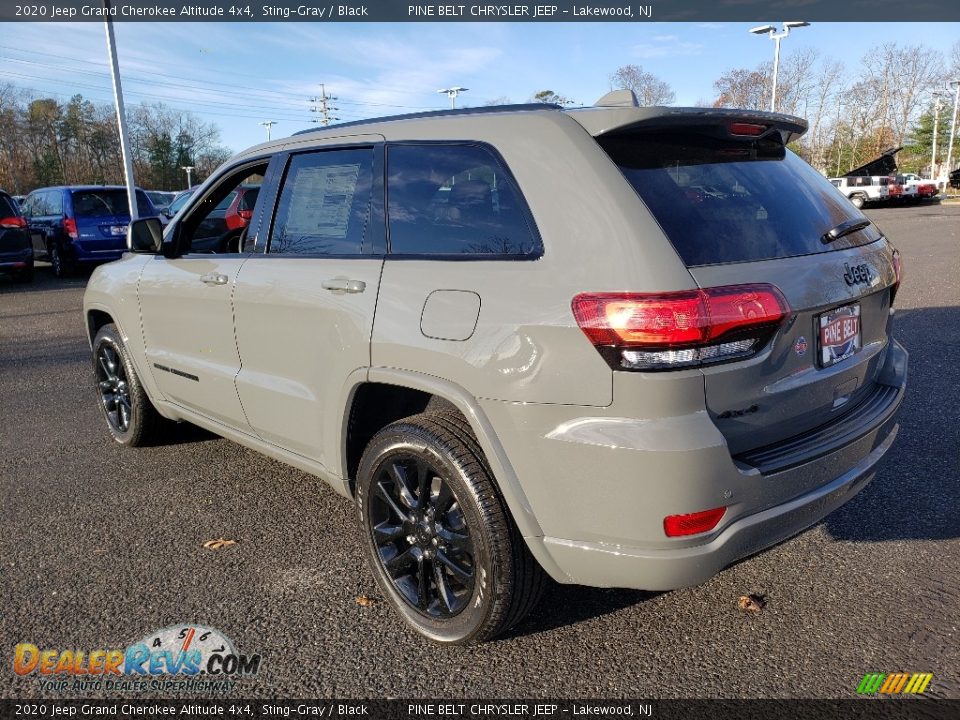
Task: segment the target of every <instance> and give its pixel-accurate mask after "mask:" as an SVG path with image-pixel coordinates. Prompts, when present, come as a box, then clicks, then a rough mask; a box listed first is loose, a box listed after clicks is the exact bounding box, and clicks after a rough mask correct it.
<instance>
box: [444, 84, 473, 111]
mask: <svg viewBox="0 0 960 720" xmlns="http://www.w3.org/2000/svg"><path fill="white" fill-rule="evenodd" d="M469 89H470V88H465V87H452V88H444V89H443V90H437V92H438V93H440V94H442V95H446V96H447V97H448V98H450V109H451V110H453V109H454V108H456V107H457V95H459V94H460V93H462V92H466V91H467V90H469Z"/></svg>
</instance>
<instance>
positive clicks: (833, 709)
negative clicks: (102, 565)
mask: <svg viewBox="0 0 960 720" xmlns="http://www.w3.org/2000/svg"><path fill="white" fill-rule="evenodd" d="M0 717H2V718H68V717H80V718H95V717H100V718H237V719H242V718H323V719H324V720H348V719H354V720H355V719H356V718H376V720H394V719H396V720H491V718H499V719H501V720H574V719H576V720H597V718H638V719H643V718H657V719H658V720H688V719H689V718H711V720H770V718H775V719H776V720H846V719H847V718H852V719H857V720H861V719H862V720H873V719H874V718H889V719H890V720H948V719H950V720H953V719H955V718H957V717H960V700H933V699H930V698H911V699H909V700H906V699H892V698H862V699H857V700H559V701H551V700H369V701H368V700H276V701H273V700H263V699H258V700H235V699H223V700H139V699H130V700H0Z"/></svg>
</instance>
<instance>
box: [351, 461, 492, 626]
mask: <svg viewBox="0 0 960 720" xmlns="http://www.w3.org/2000/svg"><path fill="white" fill-rule="evenodd" d="M368 521H369V523H370V531H371V532H372V535H373V539H374V542H375V543H376V545H377V554H378V556H379V559H380V562H381V563H382V565H383V568H384V570H385V571H386V573H387V575H388V576H389V577H390V579H391V582H392V583H393V585H394V587H395V588H396V589H397V591H398V592H399V593H400V595H401V597H402V598H403V599H404V600H405V601H406V602H407V603H408V604H409V605H410V607H411V608H413V609H415V610H416V611H418V612H421V613H423V614H425V615H428V616H430V617H433V618H449V617H452V616H454V615H456V614H457V613H459V612H460V611H462V610H463V608H464V607H465V606H466V604H467V603H468V602H469V600H470V598H471V597H472V595H473V588H474V578H475V566H474V560H473V554H474V548H473V541H472V540H471V538H470V530H469V528H468V527H467V524H466V520H465V519H464V516H463V510H462V509H461V507H460V501H459V500H458V498H457V497H456V494H455V493H454V492H453V491H452V490H451V488H450V484H449V483H448V482H447V481H445V480H444V479H443V478H442V477H441V475H440V472H439V471H438V470H437V469H436V468H434V467H432V466H431V465H430V464H429V463H427V462H426V460H425V459H424V458H422V457H415V456H404V455H398V456H395V457H393V458H391V460H390V461H389V462H387V463H385V464H384V465H382V466H381V467H380V470H379V472H378V473H377V477H376V478H375V479H374V484H373V497H372V498H371V507H370V513H369V516H368Z"/></svg>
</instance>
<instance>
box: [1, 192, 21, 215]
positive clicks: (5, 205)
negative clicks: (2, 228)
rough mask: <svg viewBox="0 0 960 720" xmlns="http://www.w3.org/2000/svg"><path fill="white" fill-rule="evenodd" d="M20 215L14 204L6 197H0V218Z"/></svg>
mask: <svg viewBox="0 0 960 720" xmlns="http://www.w3.org/2000/svg"><path fill="white" fill-rule="evenodd" d="M19 214H20V211H19V210H18V209H17V205H16V203H15V202H14V201H13V199H12V198H10V197H7V196H6V195H0V218H6V217H16V216H17V215H19Z"/></svg>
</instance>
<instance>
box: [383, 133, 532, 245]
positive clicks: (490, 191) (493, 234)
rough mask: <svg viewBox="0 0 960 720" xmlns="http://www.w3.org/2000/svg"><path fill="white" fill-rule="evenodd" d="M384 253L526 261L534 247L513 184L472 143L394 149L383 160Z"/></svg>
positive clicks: (491, 157) (493, 159) (487, 154)
mask: <svg viewBox="0 0 960 720" xmlns="http://www.w3.org/2000/svg"><path fill="white" fill-rule="evenodd" d="M387 168H388V176H387V197H388V216H389V219H390V251H391V253H393V254H402V255H464V254H466V255H531V254H534V253H536V252H538V250H539V242H538V241H537V239H536V237H535V236H534V234H533V233H532V232H531V229H530V226H529V225H528V224H527V220H526V206H525V205H524V204H523V201H522V199H521V197H520V193H519V191H518V190H517V189H516V187H515V186H514V184H513V181H512V180H511V179H510V177H509V176H508V175H507V173H506V172H505V171H504V169H503V167H501V165H500V163H499V162H498V160H497V158H496V157H495V156H494V155H493V153H491V152H490V151H489V150H487V149H485V148H483V147H480V146H476V145H396V146H393V147H391V148H390V149H389V153H388V156H387Z"/></svg>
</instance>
